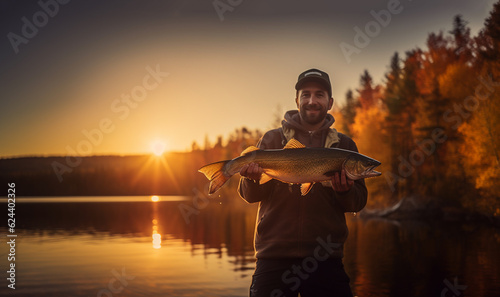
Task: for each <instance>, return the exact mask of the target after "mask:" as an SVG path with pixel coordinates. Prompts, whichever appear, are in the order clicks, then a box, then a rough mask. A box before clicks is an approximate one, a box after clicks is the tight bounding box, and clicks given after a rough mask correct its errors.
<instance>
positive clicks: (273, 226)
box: [238, 69, 367, 297]
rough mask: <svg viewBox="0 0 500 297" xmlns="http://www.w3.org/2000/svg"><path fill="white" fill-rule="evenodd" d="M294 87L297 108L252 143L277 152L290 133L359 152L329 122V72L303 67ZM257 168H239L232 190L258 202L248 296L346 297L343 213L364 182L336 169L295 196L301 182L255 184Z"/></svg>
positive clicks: (356, 205)
mask: <svg viewBox="0 0 500 297" xmlns="http://www.w3.org/2000/svg"><path fill="white" fill-rule="evenodd" d="M295 89H296V91H297V92H296V98H295V102H296V104H297V108H298V110H293V111H288V112H287V113H286V114H285V118H284V120H283V121H282V127H281V128H278V129H274V130H271V131H268V132H267V133H266V134H264V136H263V137H262V138H261V139H260V141H259V143H258V144H257V146H258V147H259V148H261V149H281V148H283V146H284V145H285V144H286V143H287V142H288V141H289V140H290V139H292V138H295V139H296V140H298V141H300V142H301V143H302V144H304V145H305V146H307V147H335V148H342V149H347V150H352V151H356V152H357V151H358V150H357V147H356V144H355V143H354V141H353V140H352V139H351V138H349V137H348V136H346V135H344V134H342V133H338V132H337V131H336V130H335V129H333V128H330V126H331V125H332V124H333V123H334V121H335V119H334V118H333V116H332V115H330V114H328V110H330V109H331V108H332V106H333V98H332V87H331V84H330V78H329V76H328V74H327V73H325V72H323V71H321V70H318V69H310V70H307V71H305V72H303V73H301V74H300V75H299V78H298V81H297V84H296V85H295ZM262 172H263V170H262V168H261V167H259V165H258V164H256V163H251V164H248V165H246V166H244V167H243V168H242V169H241V171H240V174H241V176H242V178H241V180H240V184H239V188H238V191H239V194H240V196H241V197H242V198H243V199H245V200H246V201H247V202H249V203H254V202H260V205H259V212H258V215H257V223H256V224H257V225H256V229H255V251H256V257H257V265H256V269H255V273H254V275H253V277H252V284H251V286H250V296H251V297H263V296H266V297H269V296H273V297H278V296H287V297H288V296H298V293H300V294H301V296H302V297H322V296H352V292H351V289H350V286H349V277H348V276H347V274H346V273H345V271H344V266H343V264H342V257H343V244H344V242H345V240H346V238H347V232H348V231H347V225H346V221H345V216H344V213H345V212H356V211H360V210H361V209H363V207H364V206H365V204H366V199H367V190H366V186H365V182H364V180H362V179H361V180H356V181H353V180H350V179H349V178H348V177H347V176H346V174H345V172H344V171H343V170H342V172H337V173H336V174H334V175H333V177H332V179H331V183H330V182H328V183H327V182H323V183H316V184H315V185H314V186H313V188H312V189H311V191H310V192H309V193H308V194H307V195H306V196H301V192H300V187H299V185H290V184H286V183H282V182H280V181H277V180H274V179H273V180H271V181H269V182H267V183H264V184H259V182H258V181H259V180H260V177H261V174H262Z"/></svg>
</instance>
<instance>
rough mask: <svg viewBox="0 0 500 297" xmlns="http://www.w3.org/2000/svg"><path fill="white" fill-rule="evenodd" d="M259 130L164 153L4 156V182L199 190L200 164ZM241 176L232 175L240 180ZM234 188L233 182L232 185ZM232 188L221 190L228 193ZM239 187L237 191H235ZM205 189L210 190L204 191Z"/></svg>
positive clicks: (202, 185)
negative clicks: (180, 150)
mask: <svg viewBox="0 0 500 297" xmlns="http://www.w3.org/2000/svg"><path fill="white" fill-rule="evenodd" d="M260 136H261V133H260V132H259V131H250V130H248V129H247V128H240V129H236V130H235V131H234V132H233V133H232V134H231V135H229V137H228V139H227V140H224V139H223V137H218V139H217V141H216V142H215V143H214V144H212V143H211V142H210V141H209V140H208V138H207V140H206V141H205V144H204V147H200V146H198V145H197V144H195V143H193V150H192V151H191V152H177V153H174V152H172V153H165V154H164V155H163V156H160V157H158V156H155V155H137V156H89V157H79V156H66V157H24V158H9V159H0V182H1V184H2V187H3V188H4V192H5V193H7V184H8V183H15V184H16V191H17V192H16V194H17V196H87V195H88V196H99V195H105V196H106V195H110V196H111V195H113V196H114V195H124V196H128V195H194V194H196V193H198V191H200V190H201V191H203V190H205V191H206V189H207V188H208V180H207V179H206V178H205V176H204V175H203V174H201V173H199V172H198V169H199V168H200V167H202V166H203V165H206V164H208V163H212V162H216V161H220V160H224V159H232V158H234V157H236V156H238V155H239V153H240V152H241V151H242V150H243V149H244V148H246V147H247V146H249V145H252V144H255V143H256V142H257V140H258V139H259V138H260ZM237 182H238V179H237V178H234V179H231V181H230V182H229V184H230V185H233V186H235V185H236V184H237ZM228 188H231V187H228ZM227 192H228V190H225V191H222V192H221V193H227ZM233 192H234V191H233ZM205 193H206V192H205Z"/></svg>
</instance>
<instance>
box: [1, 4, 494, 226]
mask: <svg viewBox="0 0 500 297" xmlns="http://www.w3.org/2000/svg"><path fill="white" fill-rule="evenodd" d="M388 64H389V67H388V71H387V73H386V75H385V78H384V80H383V82H382V84H375V83H374V82H373V80H372V77H371V75H370V74H369V72H368V71H364V73H363V74H362V75H361V77H360V84H359V87H358V88H356V90H355V91H352V90H350V91H348V92H347V94H346V98H345V99H346V100H345V104H343V105H342V106H335V108H334V110H332V114H333V115H334V117H335V118H336V123H335V125H334V127H335V128H336V129H337V130H339V131H341V132H343V133H346V134H348V135H350V136H351V137H352V138H353V139H354V140H355V141H356V143H357V145H358V149H359V151H360V152H361V153H362V154H365V155H368V156H370V157H373V158H375V159H377V160H380V161H381V162H382V165H381V166H380V167H379V168H380V170H381V171H382V173H383V174H382V176H381V177H378V178H372V179H367V180H366V182H367V186H368V188H369V193H370V197H369V202H368V207H371V208H380V207H386V206H389V205H392V204H394V203H396V202H398V201H399V200H400V199H402V198H403V197H407V196H412V195H419V196H425V197H432V199H435V200H436V201H439V202H441V203H442V204H443V205H449V206H453V207H461V208H463V209H467V210H471V211H479V212H482V213H486V214H488V215H492V216H500V199H498V198H499V197H500V194H499V193H500V137H499V135H500V2H497V3H496V4H495V5H494V8H493V10H492V11H491V12H490V16H489V17H488V18H487V19H486V21H485V24H484V27H483V29H482V30H481V31H480V32H479V33H478V35H477V36H471V33H470V29H469V28H468V26H467V22H466V21H465V20H464V19H463V18H462V16H460V15H458V16H456V17H455V18H454V20H453V22H452V30H451V31H449V32H446V33H444V32H438V33H430V34H429V35H428V38H427V42H426V48H424V49H421V48H415V49H411V50H408V51H406V52H405V53H404V56H400V54H399V53H397V52H396V53H394V55H393V56H392V58H391V59H390V61H388ZM277 123H279V121H277ZM261 135H262V133H261V132H260V131H252V130H249V129H247V128H240V129H237V130H236V131H235V132H234V133H233V134H231V135H229V136H228V137H227V139H224V137H222V136H219V138H218V139H217V141H216V142H215V143H211V142H210V141H208V140H207V141H206V142H205V143H204V144H203V145H199V144H197V143H193V145H192V150H191V151H190V152H184V153H168V154H165V155H164V157H163V158H157V157H154V156H148V155H144V156H126V157H117V156H98V157H82V158H81V163H80V164H79V165H78V166H75V167H72V168H71V172H66V173H64V174H62V181H60V180H59V178H58V177H57V175H56V174H55V171H54V166H53V164H56V163H54V162H57V163H59V164H63V165H64V164H66V163H67V158H69V157H48V158H16V159H1V160H0V169H1V175H0V179H1V181H2V183H3V185H6V183H7V182H16V189H17V191H18V195H37V196H39V195H154V194H156V195H192V194H193V189H195V188H198V189H203V188H204V187H206V184H207V180H206V179H205V177H204V176H203V175H202V174H200V173H198V172H197V170H198V168H200V167H201V166H203V165H205V164H207V163H211V162H215V161H219V160H223V159H231V158H234V157H236V156H237V155H239V153H240V152H241V151H242V150H243V149H244V148H245V147H247V146H249V145H253V144H255V143H256V142H257V141H258V139H259V138H260V137H261ZM62 168H64V167H62ZM236 184H237V178H233V179H231V182H230V185H229V187H227V186H226V187H225V189H226V190H230V191H233V190H234V188H235V186H236ZM6 192H7V191H6V190H5V191H4V193H6ZM232 193H233V195H234V192H232Z"/></svg>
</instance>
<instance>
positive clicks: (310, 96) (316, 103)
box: [296, 82, 333, 125]
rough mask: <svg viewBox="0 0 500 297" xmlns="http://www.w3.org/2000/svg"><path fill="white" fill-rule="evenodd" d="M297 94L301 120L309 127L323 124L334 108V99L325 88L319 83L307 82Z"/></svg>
mask: <svg viewBox="0 0 500 297" xmlns="http://www.w3.org/2000/svg"><path fill="white" fill-rule="evenodd" d="M297 93H298V94H297V98H296V103H297V108H298V109H299V114H300V118H301V119H302V120H303V121H304V122H306V123H308V124H309V125H317V124H319V123H321V122H323V120H324V119H325V117H326V114H327V113H328V110H330V108H332V106H333V98H331V97H329V96H328V91H327V90H326V89H325V87H323V85H321V84H319V83H317V82H306V83H304V84H303V85H302V87H301V88H300V90H299V91H298V92H297Z"/></svg>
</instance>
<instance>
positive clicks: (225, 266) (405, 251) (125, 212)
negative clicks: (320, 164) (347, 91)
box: [0, 196, 500, 297]
mask: <svg viewBox="0 0 500 297" xmlns="http://www.w3.org/2000/svg"><path fill="white" fill-rule="evenodd" d="M228 201H229V202H223V201H218V200H217V201H215V202H214V201H212V202H210V203H207V201H206V200H200V199H194V200H193V198H192V197H162V196H159V197H157V196H144V197H61V198H55V197H46V198H24V199H23V198H17V199H16V210H15V211H16V212H15V214H16V228H15V233H14V234H15V235H17V237H15V242H16V247H15V248H16V251H15V253H16V255H15V258H16V261H15V264H16V266H15V269H16V290H11V289H9V288H7V285H8V281H7V280H6V278H7V277H8V276H7V273H6V271H5V268H6V267H7V266H6V265H4V264H5V263H7V264H8V263H10V262H8V261H7V258H8V253H9V246H8V245H7V244H2V245H1V247H0V263H2V266H1V267H2V271H4V272H3V273H4V277H2V278H1V279H2V281H1V288H0V295H1V296H26V297H29V296H55V297H57V296H118V297H121V296H123V297H125V296H130V297H135V296H248V287H249V285H250V281H251V275H252V272H253V269H254V265H255V260H254V258H253V230H254V223H255V215H256V212H257V205H249V204H246V203H244V202H243V201H242V200H241V199H240V198H238V197H234V199H230V200H228ZM1 202H2V207H1V208H0V211H1V212H2V213H4V214H5V221H7V203H6V200H5V199H4V200H2V201H1ZM347 218H348V225H349V231H350V234H349V238H348V241H347V242H346V245H345V258H344V265H345V268H346V271H347V273H348V274H349V276H350V277H351V285H352V288H353V292H354V293H355V295H358V296H360V297H364V296H366V297H368V296H410V297H411V296H488V297H490V296H500V230H498V229H495V228H492V227H489V226H485V225H473V224H459V223H440V222H423V221H403V222H393V221H387V220H380V219H370V220H366V219H360V218H358V217H354V216H353V215H351V214H347ZM1 231H2V233H1V234H3V235H2V236H4V240H5V241H8V240H7V239H8V237H7V235H5V234H7V231H8V230H7V229H6V228H5V224H2V228H1Z"/></svg>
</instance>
